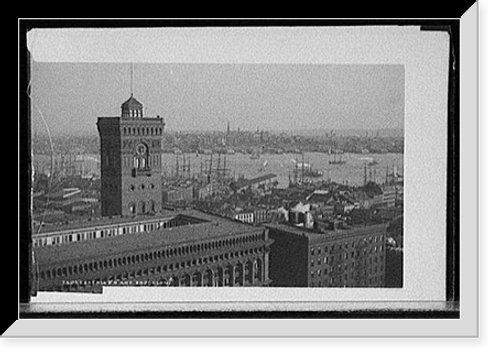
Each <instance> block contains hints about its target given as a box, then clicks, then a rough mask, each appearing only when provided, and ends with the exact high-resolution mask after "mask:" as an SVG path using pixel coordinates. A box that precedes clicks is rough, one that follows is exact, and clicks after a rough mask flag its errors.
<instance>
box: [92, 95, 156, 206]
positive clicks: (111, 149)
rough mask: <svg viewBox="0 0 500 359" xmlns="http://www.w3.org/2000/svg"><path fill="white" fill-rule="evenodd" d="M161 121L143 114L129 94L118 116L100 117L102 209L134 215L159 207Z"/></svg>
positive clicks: (98, 123) (139, 104)
mask: <svg viewBox="0 0 500 359" xmlns="http://www.w3.org/2000/svg"><path fill="white" fill-rule="evenodd" d="M163 127H164V122H163V118H161V117H159V116H158V117H144V116H143V106H142V104H141V103H140V102H139V101H137V100H136V99H135V98H134V96H133V94H132V93H131V95H130V98H129V99H128V100H127V101H125V102H124V103H123V104H122V106H121V116H120V117H99V118H98V119H97V128H98V131H99V136H100V144H101V212H102V215H103V216H114V215H120V216H135V215H137V214H147V213H149V214H154V213H157V212H159V211H160V210H161V202H162V182H161V153H162V136H163Z"/></svg>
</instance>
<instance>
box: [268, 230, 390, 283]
mask: <svg viewBox="0 0 500 359" xmlns="http://www.w3.org/2000/svg"><path fill="white" fill-rule="evenodd" d="M266 226H267V227H268V229H269V237H270V238H271V239H272V240H273V245H272V247H271V256H270V263H271V265H270V269H269V276H270V279H271V280H272V283H273V284H272V285H273V286H276V287H384V286H385V271H386V233H387V228H386V225H385V224H382V225H372V226H363V227H359V228H353V229H348V230H337V231H326V232H317V231H314V230H311V229H307V228H303V227H296V226H292V225H288V224H269V225H266Z"/></svg>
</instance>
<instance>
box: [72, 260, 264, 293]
mask: <svg viewBox="0 0 500 359" xmlns="http://www.w3.org/2000/svg"><path fill="white" fill-rule="evenodd" d="M242 268H244V275H243V271H242ZM263 269H264V268H263V262H262V260H261V259H255V260H247V261H246V263H245V264H243V263H237V264H236V265H227V266H224V267H217V268H205V270H203V271H196V272H194V273H184V274H182V275H172V276H170V278H168V277H163V278H160V279H159V280H154V281H150V280H149V279H148V280H147V281H141V280H137V279H141V278H144V277H149V276H151V275H159V274H160V275H161V274H163V273H165V272H168V268H167V266H158V267H150V268H146V269H142V270H137V271H133V272H126V273H122V274H119V275H114V276H110V277H106V278H102V279H97V280H64V281H63V282H62V283H63V287H66V288H67V289H69V290H71V287H72V286H74V285H76V286H88V285H128V286H133V285H144V284H146V285H148V284H149V283H155V285H168V286H201V285H204V286H233V285H235V284H237V285H238V284H239V285H243V284H247V283H250V284H251V283H254V281H262V280H264V277H263V275H264V270H263Z"/></svg>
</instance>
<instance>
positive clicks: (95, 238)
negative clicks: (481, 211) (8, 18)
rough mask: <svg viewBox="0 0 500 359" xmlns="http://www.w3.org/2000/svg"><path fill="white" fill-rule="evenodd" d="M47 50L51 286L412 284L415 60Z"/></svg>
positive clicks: (41, 126) (46, 283) (43, 141)
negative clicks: (258, 60) (111, 55)
mask: <svg viewBox="0 0 500 359" xmlns="http://www.w3.org/2000/svg"><path fill="white" fill-rule="evenodd" d="M34 65H35V66H33V67H32V71H33V72H32V74H33V79H34V82H33V85H32V95H33V104H34V109H35V111H34V112H33V117H32V126H33V128H32V130H33V132H32V133H33V136H32V139H33V146H32V151H33V168H34V171H33V212H32V220H33V254H34V258H33V259H34V266H33V271H34V273H33V278H34V280H35V283H34V284H35V285H34V287H33V289H34V290H35V292H44V291H49V292H54V291H55V292H57V291H59V292H96V293H99V292H102V290H103V287H105V286H141V285H144V286H151V285H156V286H172V287H192V286H194V287H212V286H214V287H253V286H260V287H396V288H397V287H402V285H403V280H402V275H403V272H402V256H403V243H404V240H403V203H404V196H403V194H404V172H403V169H404V126H403V125H404V67H403V66H401V65H286V64H278V65H273V64H270V65H268V64H264V65H253V64H167V65H164V64H155V65H151V64H142V63H140V64H67V63H61V64H59V63H40V64H34ZM47 130H48V131H50V132H48V133H47Z"/></svg>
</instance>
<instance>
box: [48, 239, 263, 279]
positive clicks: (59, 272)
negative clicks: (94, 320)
mask: <svg viewBox="0 0 500 359" xmlns="http://www.w3.org/2000/svg"><path fill="white" fill-rule="evenodd" d="M179 250H180V248H174V249H169V250H163V251H157V252H150V253H142V254H138V255H135V256H134V255H132V256H127V257H121V258H114V259H108V260H101V261H95V262H91V263H84V264H80V265H74V266H68V267H60V268H54V269H51V270H46V271H42V272H40V278H41V279H42V280H44V279H52V278H59V277H65V276H71V275H74V274H84V273H87V272H93V271H98V270H103V269H108V268H109V269H111V268H117V267H121V266H127V265H131V264H136V263H142V262H147V261H151V260H157V259H160V258H168V257H171V256H175V255H177V254H178V253H179ZM264 251H265V249H264V248H263V247H259V248H251V249H246V250H241V251H236V252H231V253H224V254H219V255H214V256H205V257H202V258H196V259H193V260H189V261H180V262H176V263H170V264H168V265H164V266H159V267H157V268H158V269H159V270H160V269H161V268H162V270H164V271H174V270H179V269H185V268H190V267H195V266H199V265H202V264H210V263H214V262H218V261H223V260H228V259H234V258H239V257H243V256H249V255H255V254H260V253H263V252H264ZM176 253H177V254H176Z"/></svg>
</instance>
